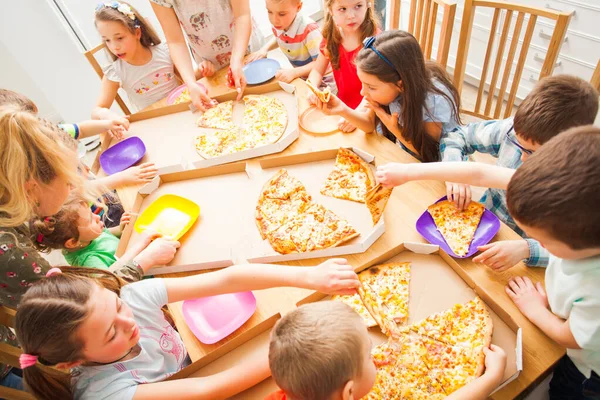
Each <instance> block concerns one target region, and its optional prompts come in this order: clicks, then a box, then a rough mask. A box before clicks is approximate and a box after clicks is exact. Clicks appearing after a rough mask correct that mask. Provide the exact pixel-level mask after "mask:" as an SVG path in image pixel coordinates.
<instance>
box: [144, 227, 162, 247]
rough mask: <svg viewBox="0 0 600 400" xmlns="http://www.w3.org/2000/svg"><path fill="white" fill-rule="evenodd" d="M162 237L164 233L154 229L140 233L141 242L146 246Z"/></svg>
mask: <svg viewBox="0 0 600 400" xmlns="http://www.w3.org/2000/svg"><path fill="white" fill-rule="evenodd" d="M159 237H162V233H160V232H157V231H155V230H154V229H146V230H144V231H143V232H142V233H140V242H141V243H142V244H143V245H144V246H148V245H149V244H150V243H152V241H153V240H155V239H158V238H159Z"/></svg>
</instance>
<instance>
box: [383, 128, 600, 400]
mask: <svg viewBox="0 0 600 400" xmlns="http://www.w3.org/2000/svg"><path fill="white" fill-rule="evenodd" d="M377 179H378V180H379V182H381V183H382V184H383V185H385V186H397V185H400V184H402V183H405V182H408V181H411V180H422V179H438V180H447V181H452V182H460V183H467V184H471V185H475V186H487V187H495V188H499V189H507V203H508V210H509V212H510V214H511V216H512V217H513V218H514V219H515V221H516V223H517V224H518V225H519V226H520V227H521V228H522V229H523V230H524V231H525V232H526V233H527V235H528V236H530V237H532V238H534V239H536V240H538V241H539V242H540V243H541V244H542V246H544V247H545V248H546V249H548V251H549V252H550V254H551V256H550V262H549V265H548V268H547V269H546V289H545V290H544V287H543V285H542V284H541V283H540V282H537V283H536V284H534V283H533V282H532V281H531V280H530V279H529V278H527V277H524V278H521V277H516V278H513V279H511V280H510V281H509V283H508V285H507V287H506V293H507V294H508V295H509V297H510V298H511V299H512V300H513V301H514V302H515V304H516V305H517V307H518V308H519V309H520V310H521V312H522V313H523V314H524V315H525V316H526V317H527V318H529V320H530V321H531V322H533V323H534V324H535V325H536V326H537V327H538V328H540V329H541V330H542V331H543V332H544V333H545V334H546V335H548V336H549V337H550V338H552V339H553V340H554V341H556V342H557V343H558V344H560V345H562V346H564V347H566V348H567V355H566V356H565V357H564V358H563V359H561V360H560V362H559V363H558V365H557V366H556V368H555V370H554V376H553V378H552V381H551V382H550V399H552V400H554V399H600V377H599V376H598V374H600V211H599V210H598V206H599V205H600V128H597V127H594V126H591V125H589V126H584V127H579V128H573V129H569V130H568V131H566V132H563V133H561V134H559V135H558V136H556V137H554V138H553V139H551V140H550V141H548V142H547V143H545V144H544V145H542V146H541V148H540V149H539V150H538V151H536V152H535V153H534V154H533V155H532V156H531V157H529V158H528V159H527V160H526V161H525V162H524V163H523V166H522V167H520V168H519V169H518V170H516V171H515V170H512V169H508V168H501V167H496V166H491V165H486V164H478V163H443V164H442V163H430V164H414V165H413V164H411V165H403V164H395V163H392V164H387V165H384V166H382V167H379V168H378V171H377Z"/></svg>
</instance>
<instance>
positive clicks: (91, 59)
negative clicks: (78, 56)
mask: <svg viewBox="0 0 600 400" xmlns="http://www.w3.org/2000/svg"><path fill="white" fill-rule="evenodd" d="M102 49H106V45H105V44H104V43H101V44H99V45H98V46H96V47H94V48H93V49H91V50H88V51H86V52H85V53H84V55H85V58H87V60H88V62H89V63H90V64H91V65H92V68H94V71H96V73H97V74H98V76H99V77H100V79H102V78H103V77H104V72H103V71H102V67H100V64H99V63H98V60H96V56H95V55H94V54H96V53H97V52H98V51H100V50H102ZM107 51H108V49H107ZM115 100H116V101H117V104H118V105H119V107H121V110H123V113H124V114H125V115H129V114H131V111H129V108H128V107H127V104H125V102H124V101H123V99H122V98H121V96H119V94H118V93H117V97H116V98H115Z"/></svg>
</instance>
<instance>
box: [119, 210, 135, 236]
mask: <svg viewBox="0 0 600 400" xmlns="http://www.w3.org/2000/svg"><path fill="white" fill-rule="evenodd" d="M131 217H132V215H131V212H129V211H125V212H124V213H123V215H121V221H120V222H119V229H120V230H121V232H123V229H125V225H127V224H128V223H130V222H131Z"/></svg>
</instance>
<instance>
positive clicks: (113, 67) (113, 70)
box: [104, 61, 123, 85]
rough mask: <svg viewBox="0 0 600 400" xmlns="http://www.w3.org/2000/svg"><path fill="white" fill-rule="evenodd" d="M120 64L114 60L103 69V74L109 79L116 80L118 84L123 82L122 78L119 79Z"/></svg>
mask: <svg viewBox="0 0 600 400" xmlns="http://www.w3.org/2000/svg"><path fill="white" fill-rule="evenodd" d="M121 73H122V71H121V66H120V65H119V64H118V63H117V62H116V61H115V62H113V63H112V64H110V65H109V66H108V67H107V68H106V69H105V70H104V75H105V76H106V78H107V79H108V80H109V81H113V82H117V83H118V84H119V85H122V84H123V79H121Z"/></svg>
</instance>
